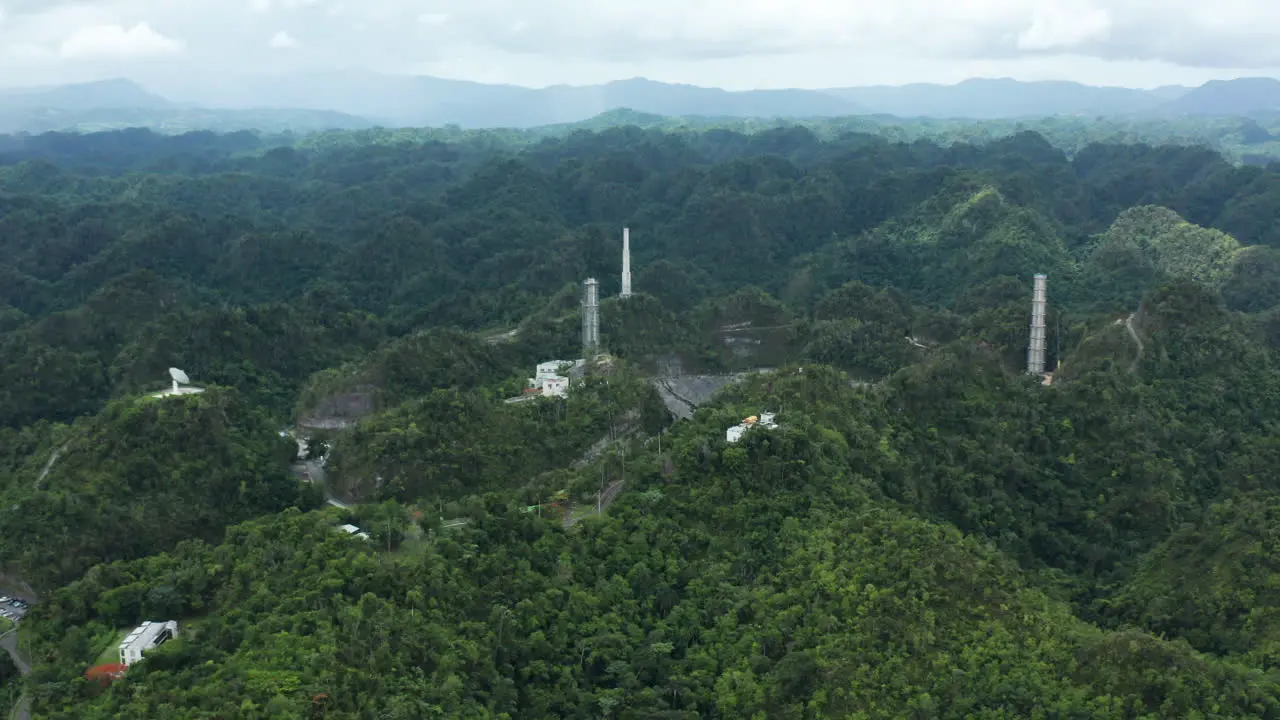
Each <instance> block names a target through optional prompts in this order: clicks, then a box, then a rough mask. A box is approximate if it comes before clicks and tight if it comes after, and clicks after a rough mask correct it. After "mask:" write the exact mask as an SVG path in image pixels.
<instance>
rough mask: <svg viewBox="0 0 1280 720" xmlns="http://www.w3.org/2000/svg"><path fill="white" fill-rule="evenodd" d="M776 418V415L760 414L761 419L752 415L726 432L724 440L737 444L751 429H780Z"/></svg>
mask: <svg viewBox="0 0 1280 720" xmlns="http://www.w3.org/2000/svg"><path fill="white" fill-rule="evenodd" d="M775 417H777V415H776V414H775V413H760V416H759V417H756V416H755V415H752V416H751V417H749V418H747V419H745V420H743V421H742V422H740V423H738V424H737V425H734V426H733V427H731V428H729V429H728V430H725V431H724V439H725V441H726V442H730V443H736V442H738V441H739V440H741V439H742V436H743V435H745V434H746V432H747V431H748V430H750V429H751V428H756V427H763V428H768V429H773V428H776V427H778V423H776V422H774V418H775Z"/></svg>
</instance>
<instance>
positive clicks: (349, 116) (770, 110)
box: [0, 71, 1280, 132]
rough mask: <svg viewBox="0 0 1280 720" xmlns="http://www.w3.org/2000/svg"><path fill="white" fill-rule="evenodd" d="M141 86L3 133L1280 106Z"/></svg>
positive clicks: (1235, 88)
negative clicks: (632, 116) (630, 116)
mask: <svg viewBox="0 0 1280 720" xmlns="http://www.w3.org/2000/svg"><path fill="white" fill-rule="evenodd" d="M171 82H172V84H165V83H156V84H155V85H153V88H152V90H154V91H152V90H147V89H144V88H143V87H141V86H140V85H138V84H136V83H134V82H131V81H129V80H107V81H102V82H93V83H83V84H78V85H66V86H60V87H51V88H39V89H24V90H0V132H17V131H25V132H42V131H47V130H82V131H83V130H98V129H108V128H113V127H127V126H143V127H151V128H154V129H157V130H161V131H184V130H194V129H209V130H221V131H227V130H238V129H257V130H263V131H268V132H277V131H282V130H294V131H298V132H306V131H310V130H320V129H358V128H367V127H372V126H375V125H382V126H387V127H412V126H440V125H459V126H461V127H513V128H529V127H538V126H543V125H552V124H558V123H572V122H577V121H582V120H585V119H588V118H591V117H595V116H598V115H600V114H602V113H606V112H608V111H610V110H615V109H617V108H628V109H631V110H634V111H636V112H640V113H651V114H656V115H664V116H703V117H735V118H742V117H762V118H772V117H792V118H801V117H809V118H812V117H833V116H845V115H890V116H897V117H903V118H917V117H927V118H971V119H1009V118H1033V117H1035V118H1038V117H1045V116H1053V115H1073V116H1146V117H1176V116H1187V115H1194V116H1215V115H1216V116H1259V115H1274V114H1276V113H1278V112H1280V81H1278V80H1275V79H1271V78H1242V79H1239V80H1229V81H1213V82H1209V83H1206V84H1205V85H1203V86H1201V87H1198V88H1189V87H1180V86H1170V87H1162V88H1157V89H1154V90H1137V89H1130V88H1119V87H1093V86H1089V85H1082V84H1079V83H1073V82H1020V81H1016V80H1009V79H974V80H966V81H964V82H961V83H959V84H956V85H935V84H913V85H902V86H879V87H850V88H833V89H826V90H748V91H737V92H731V91H727V90H721V89H717V88H703V87H696V86H693V85H678V84H669V83H661V82H655V81H652V80H645V79H643V78H635V79H631V80H620V81H617V82H611V83H607V84H604V85H588V86H569V85H556V86H552V87H547V88H539V89H534V88H525V87H518V86H515V85H486V84H483V83H475V82H467V81H460V80H444V79H441V78H433V77H422V76H393V75H380V74H375V73H366V72H356V71H352V72H336V73H323V74H321V73H312V74H295V75H288V76H280V77H272V78H268V77H254V78H230V77H220V78H209V79H192V78H182V79H179V80H174V81H171Z"/></svg>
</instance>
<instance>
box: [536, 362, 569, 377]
mask: <svg viewBox="0 0 1280 720" xmlns="http://www.w3.org/2000/svg"><path fill="white" fill-rule="evenodd" d="M571 367H573V362H571V361H569V360H548V361H546V362H540V363H538V369H537V370H535V371H534V373H533V375H534V377H548V376H551V375H559V374H561V373H562V372H564V371H565V370H566V369H567V368H571Z"/></svg>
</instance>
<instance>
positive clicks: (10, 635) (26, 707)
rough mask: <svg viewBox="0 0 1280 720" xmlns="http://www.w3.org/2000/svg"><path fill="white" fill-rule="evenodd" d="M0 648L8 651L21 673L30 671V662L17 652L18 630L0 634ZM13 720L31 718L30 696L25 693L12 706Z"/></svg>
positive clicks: (29, 719) (27, 719) (24, 673)
mask: <svg viewBox="0 0 1280 720" xmlns="http://www.w3.org/2000/svg"><path fill="white" fill-rule="evenodd" d="M0 648H4V651H5V652H7V653H9V657H11V658H13V664H14V665H17V666H18V671H19V672H21V673H22V674H23V675H26V674H27V673H29V672H31V664H30V663H28V662H27V661H26V660H25V659H24V658H23V657H22V654H21V653H19V652H18V632H17V631H16V630H10V631H9V632H7V633H5V634H4V635H0ZM12 717H13V720H31V698H29V697H28V696H27V694H26V693H23V694H22V697H20V698H18V704H16V705H14V706H13V715H12Z"/></svg>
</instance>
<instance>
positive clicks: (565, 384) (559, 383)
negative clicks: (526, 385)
mask: <svg viewBox="0 0 1280 720" xmlns="http://www.w3.org/2000/svg"><path fill="white" fill-rule="evenodd" d="M568 392H569V378H567V377H560V376H559V375H551V376H549V377H544V378H542V396H543V397H563V396H564V395H566V394H567V393H568Z"/></svg>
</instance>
